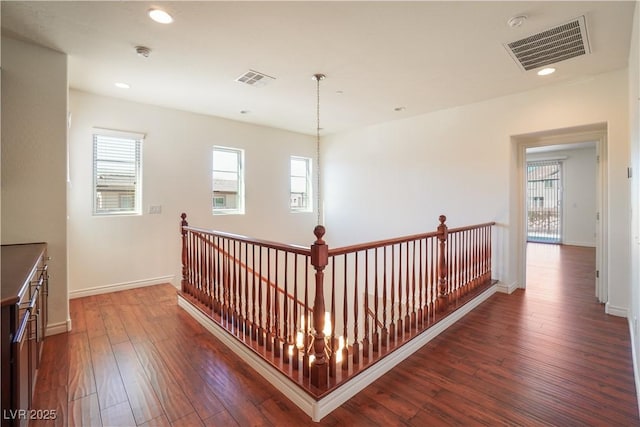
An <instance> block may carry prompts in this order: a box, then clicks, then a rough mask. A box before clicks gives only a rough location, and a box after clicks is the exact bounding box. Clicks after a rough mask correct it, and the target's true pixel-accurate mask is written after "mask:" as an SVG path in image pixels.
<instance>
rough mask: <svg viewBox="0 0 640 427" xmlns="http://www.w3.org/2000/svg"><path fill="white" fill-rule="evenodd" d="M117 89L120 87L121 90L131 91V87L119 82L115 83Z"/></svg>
mask: <svg viewBox="0 0 640 427" xmlns="http://www.w3.org/2000/svg"><path fill="white" fill-rule="evenodd" d="M115 85H116V87H119V88H120V89H129V88H130V87H131V86H129V85H128V84H127V83H122V82H117V83H115Z"/></svg>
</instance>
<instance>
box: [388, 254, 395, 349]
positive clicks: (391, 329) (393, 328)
mask: <svg viewBox="0 0 640 427" xmlns="http://www.w3.org/2000/svg"><path fill="white" fill-rule="evenodd" d="M395 270H396V245H391V323H389V332H391V338H393V340H394V341H395V339H396V325H395V323H394V321H395V311H394V310H395V307H394V305H395V303H396V298H395V297H396V295H395V292H396V286H395V278H396V274H395Z"/></svg>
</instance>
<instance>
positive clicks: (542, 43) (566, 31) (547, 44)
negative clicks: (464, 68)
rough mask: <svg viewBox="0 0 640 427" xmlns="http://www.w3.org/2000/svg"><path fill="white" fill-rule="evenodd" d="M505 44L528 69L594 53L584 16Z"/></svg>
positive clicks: (514, 57) (511, 53)
mask: <svg viewBox="0 0 640 427" xmlns="http://www.w3.org/2000/svg"><path fill="white" fill-rule="evenodd" d="M505 48H506V49H507V51H508V52H509V54H510V55H511V57H512V58H513V59H514V60H515V61H516V63H517V64H518V65H519V66H520V67H521V68H522V69H523V70H525V71H529V70H533V69H536V68H540V67H544V66H545V65H549V64H554V63H556V62H560V61H564V60H566V59H570V58H575V57H577V56H582V55H586V54H589V53H591V48H590V47H589V37H588V35H587V26H586V25H585V19H584V16H580V17H578V18H576V19H573V20H571V21H569V22H567V23H566V24H562V25H559V26H557V27H554V28H551V29H549V30H546V31H543V32H541V33H538V34H534V35H532V36H529V37H526V38H524V39H521V40H516V41H514V42H512V43H509V44H506V45H505Z"/></svg>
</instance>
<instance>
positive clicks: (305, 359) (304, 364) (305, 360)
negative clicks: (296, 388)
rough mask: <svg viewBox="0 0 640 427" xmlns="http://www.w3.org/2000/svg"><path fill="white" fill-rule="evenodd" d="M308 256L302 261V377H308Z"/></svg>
mask: <svg viewBox="0 0 640 427" xmlns="http://www.w3.org/2000/svg"><path fill="white" fill-rule="evenodd" d="M309 262H310V261H309V257H305V262H304V325H302V326H303V329H304V355H303V356H302V375H303V376H304V377H307V378H308V377H309V375H310V369H309V368H310V366H309V344H310V343H309V337H310V329H309V324H310V323H311V321H310V319H309V313H310V310H309Z"/></svg>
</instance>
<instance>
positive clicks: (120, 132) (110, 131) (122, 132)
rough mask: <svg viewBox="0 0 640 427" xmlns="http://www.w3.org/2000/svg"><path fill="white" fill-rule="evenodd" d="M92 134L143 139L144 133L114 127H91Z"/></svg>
mask: <svg viewBox="0 0 640 427" xmlns="http://www.w3.org/2000/svg"><path fill="white" fill-rule="evenodd" d="M93 134H98V135H104V136H110V137H113V138H123V139H135V140H143V139H145V137H146V135H145V134H144V133H140V132H130V131H125V130H116V129H106V128H99V127H94V128H93Z"/></svg>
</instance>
